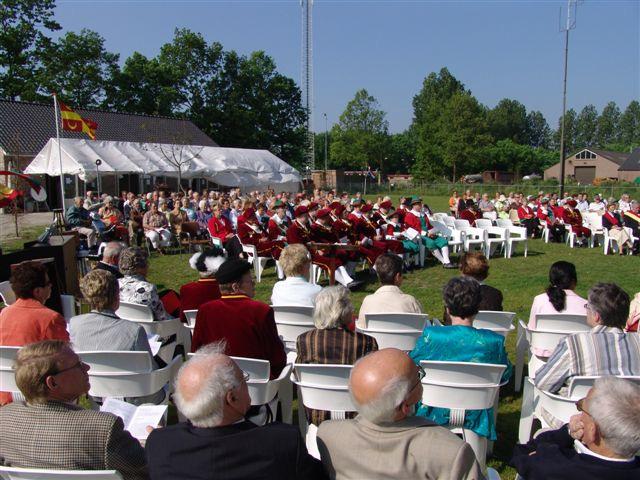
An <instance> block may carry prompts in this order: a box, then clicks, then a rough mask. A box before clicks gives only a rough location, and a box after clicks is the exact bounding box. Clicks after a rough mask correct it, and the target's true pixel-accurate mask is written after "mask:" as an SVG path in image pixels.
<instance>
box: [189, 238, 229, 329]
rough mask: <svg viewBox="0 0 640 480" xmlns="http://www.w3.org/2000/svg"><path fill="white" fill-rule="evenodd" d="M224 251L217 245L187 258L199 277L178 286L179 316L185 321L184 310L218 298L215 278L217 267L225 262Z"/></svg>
mask: <svg viewBox="0 0 640 480" xmlns="http://www.w3.org/2000/svg"><path fill="white" fill-rule="evenodd" d="M225 260H226V258H225V256H224V251H223V250H222V249H221V248H219V247H213V248H212V249H209V250H205V251H204V252H198V253H196V254H194V255H193V256H192V257H191V258H190V259H189V266H191V268H193V269H194V270H196V271H197V272H198V274H199V276H200V278H199V279H198V280H197V281H195V282H189V283H186V284H184V285H182V286H181V287H180V318H181V319H182V321H183V322H186V320H187V319H186V317H185V316H184V311H185V310H198V309H199V308H200V305H202V304H203V303H206V302H208V301H209V300H215V299H217V298H220V286H219V285H218V281H217V280H216V279H215V274H216V272H217V271H218V268H220V266H221V265H222V264H223V263H224V262H225Z"/></svg>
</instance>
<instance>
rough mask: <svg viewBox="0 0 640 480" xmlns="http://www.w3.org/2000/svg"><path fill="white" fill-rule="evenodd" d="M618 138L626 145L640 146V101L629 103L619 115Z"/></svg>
mask: <svg viewBox="0 0 640 480" xmlns="http://www.w3.org/2000/svg"><path fill="white" fill-rule="evenodd" d="M620 140H621V142H622V143H623V144H624V145H626V146H627V147H634V146H640V102H638V101H637V100H633V101H631V102H630V103H629V105H628V106H627V108H626V109H625V111H624V113H623V114H622V116H621V117H620Z"/></svg>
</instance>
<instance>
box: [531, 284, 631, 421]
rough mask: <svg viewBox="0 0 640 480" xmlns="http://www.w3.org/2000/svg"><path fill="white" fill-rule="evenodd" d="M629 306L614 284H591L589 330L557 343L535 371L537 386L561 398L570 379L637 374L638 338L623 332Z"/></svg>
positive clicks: (623, 294) (588, 313)
mask: <svg viewBox="0 0 640 480" xmlns="http://www.w3.org/2000/svg"><path fill="white" fill-rule="evenodd" d="M629 303H630V300H629V295H628V294H627V293H626V292H625V291H624V290H622V289H621V288H620V287H619V286H617V285H616V284H614V283H597V284H596V285H594V286H593V287H592V288H591V290H589V296H588V302H587V304H586V305H585V308H586V311H587V323H588V324H589V325H590V326H591V327H592V328H591V331H589V332H581V333H575V334H572V335H568V336H567V337H565V338H564V339H563V340H562V341H561V342H560V343H559V344H558V346H557V347H556V349H555V350H554V352H553V353H552V354H551V357H549V360H548V361H547V363H546V364H544V365H543V366H542V367H541V368H540V369H539V370H538V371H537V372H536V378H535V384H536V387H538V388H539V389H541V390H546V391H548V392H551V393H560V395H562V394H563V393H564V387H565V385H566V383H567V381H568V380H569V379H570V378H571V377H575V376H598V377H599V376H604V375H640V335H637V334H635V333H625V332H624V327H625V325H626V321H627V317H628V316H629ZM552 425H553V423H552ZM554 426H559V425H557V424H556V425H554Z"/></svg>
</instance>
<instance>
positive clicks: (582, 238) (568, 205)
mask: <svg viewBox="0 0 640 480" xmlns="http://www.w3.org/2000/svg"><path fill="white" fill-rule="evenodd" d="M564 205H565V210H564V213H563V216H562V219H563V220H564V223H565V224H566V225H571V231H572V232H573V233H575V234H576V238H577V239H578V245H579V246H586V244H587V238H589V237H590V236H591V230H589V229H588V228H587V227H585V226H583V225H582V215H581V214H580V212H579V211H578V210H576V206H577V205H578V202H576V201H575V200H567V201H566V202H565V204H564Z"/></svg>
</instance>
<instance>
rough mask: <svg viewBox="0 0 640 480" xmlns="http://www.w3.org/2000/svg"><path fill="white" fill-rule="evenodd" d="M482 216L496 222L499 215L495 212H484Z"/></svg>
mask: <svg viewBox="0 0 640 480" xmlns="http://www.w3.org/2000/svg"><path fill="white" fill-rule="evenodd" d="M482 216H483V217H484V218H488V219H489V220H495V219H496V218H498V213H497V212H495V211H493V212H484V213H483V214H482Z"/></svg>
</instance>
